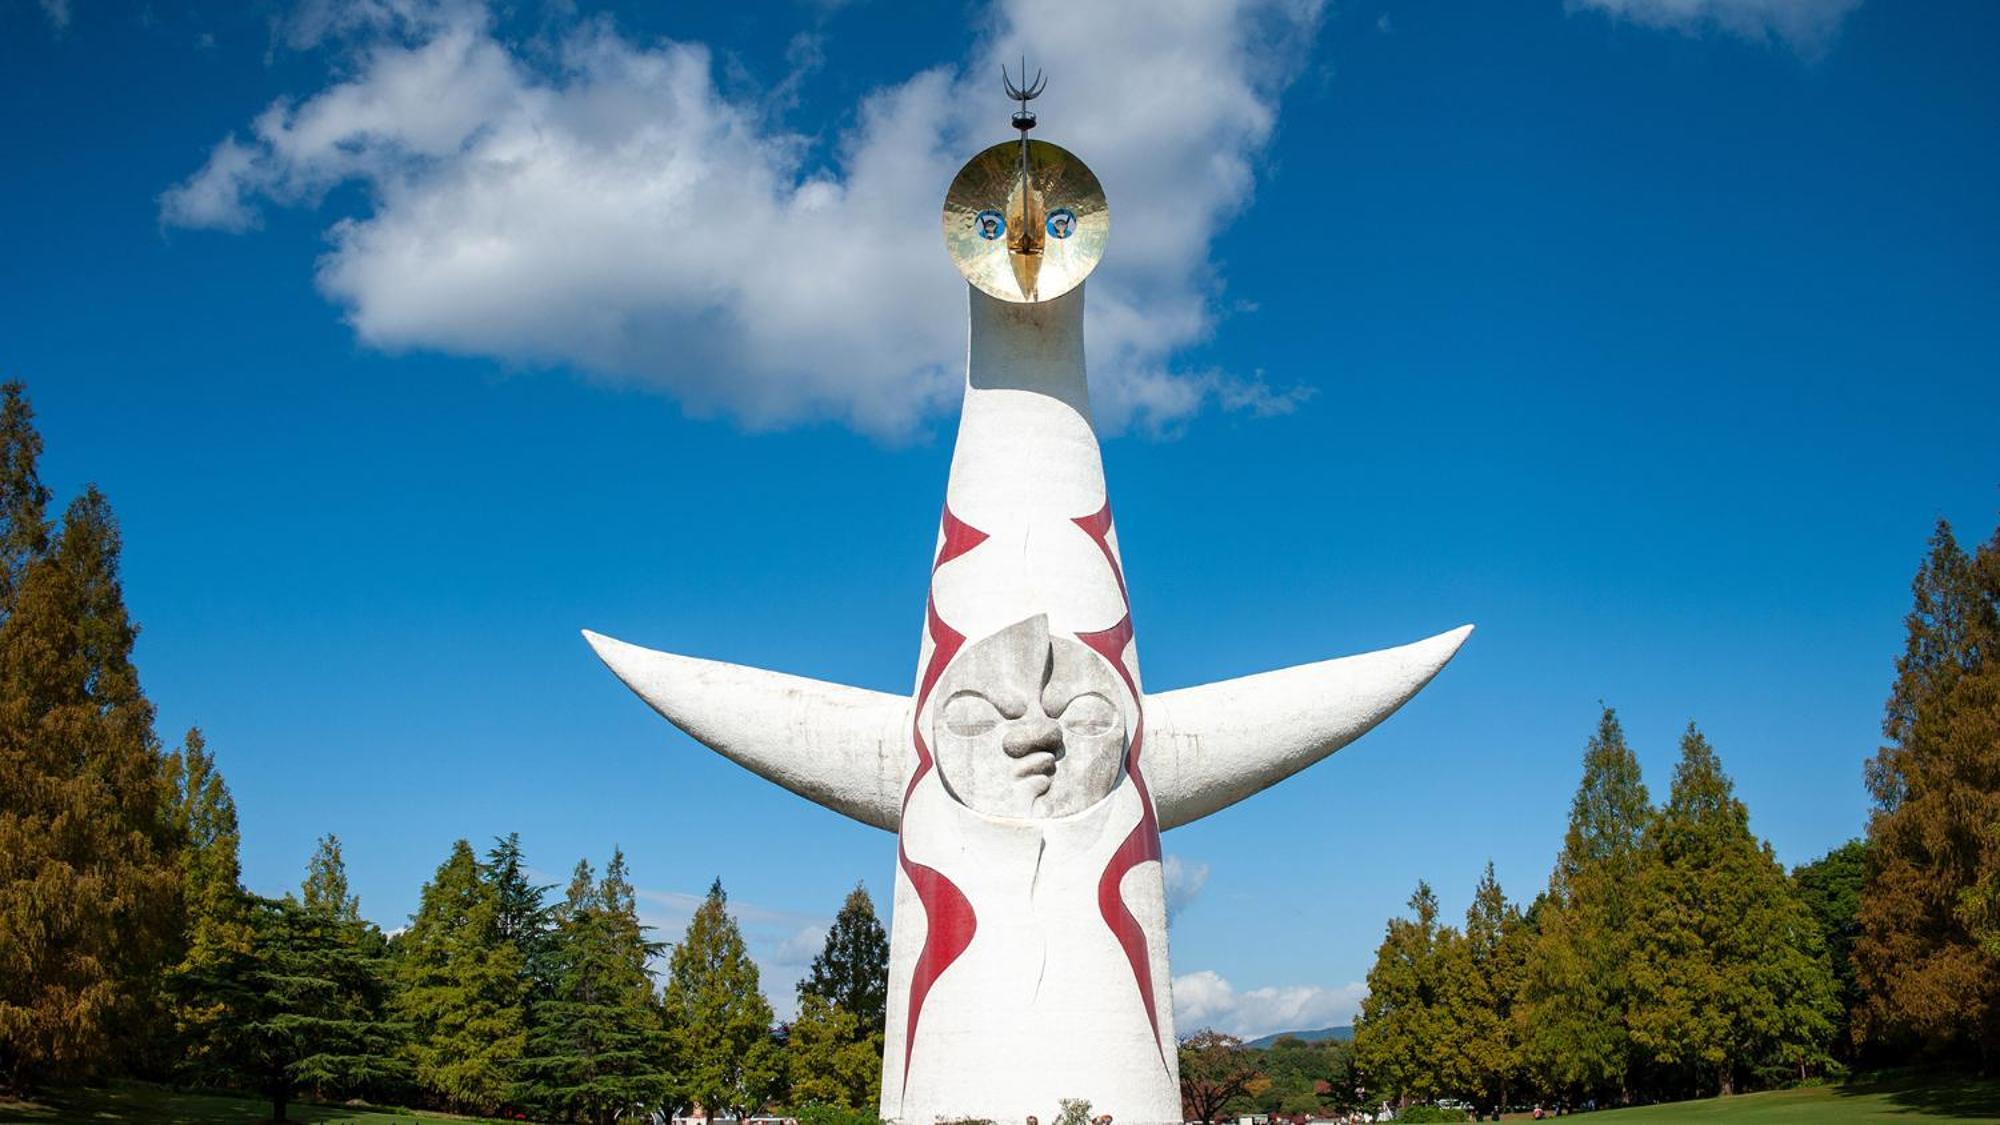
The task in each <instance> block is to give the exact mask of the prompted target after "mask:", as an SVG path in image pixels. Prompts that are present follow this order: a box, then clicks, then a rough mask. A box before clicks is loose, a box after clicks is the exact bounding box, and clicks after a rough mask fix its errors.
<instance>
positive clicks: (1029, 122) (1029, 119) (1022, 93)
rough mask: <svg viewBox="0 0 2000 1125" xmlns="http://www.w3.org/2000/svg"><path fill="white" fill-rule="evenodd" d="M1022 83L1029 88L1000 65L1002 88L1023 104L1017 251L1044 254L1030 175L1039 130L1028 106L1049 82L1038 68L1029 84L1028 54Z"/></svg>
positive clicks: (1017, 116)
mask: <svg viewBox="0 0 2000 1125" xmlns="http://www.w3.org/2000/svg"><path fill="white" fill-rule="evenodd" d="M1021 81H1022V82H1023V83H1025V85H1020V86H1016V85H1015V84H1014V79H1013V77H1012V76H1011V75H1009V74H1008V73H1007V64H1006V63H1001V64H1000V82H1001V85H1002V86H1004V87H1005V89H1006V91H1007V96H1008V97H1010V98H1012V99H1014V100H1015V101H1017V102H1020V103H1021V108H1020V109H1017V110H1015V111H1014V128H1016V129H1019V130H1020V131H1021V173H1020V174H1021V233H1020V237H1019V239H1018V240H1017V241H1016V245H1015V249H1016V250H1018V251H1020V252H1021V253H1023V254H1039V253H1041V252H1042V239H1041V232H1040V231H1038V230H1036V229H1034V227H1035V224H1036V222H1037V221H1038V220H1037V219H1036V218H1034V217H1032V216H1031V212H1032V211H1033V210H1034V205H1033V203H1032V201H1031V200H1030V196H1031V194H1032V193H1033V191H1034V187H1033V183H1032V182H1031V181H1030V179H1029V176H1028V130H1030V129H1032V128H1034V127H1035V115H1034V112H1033V111H1032V110H1030V109H1029V108H1028V103H1029V102H1031V101H1034V100H1035V99H1036V98H1038V97H1041V96H1042V91H1043V90H1046V89H1048V86H1049V80H1048V79H1047V78H1046V77H1044V76H1043V75H1042V68H1041V67H1036V68H1035V80H1034V81H1033V82H1029V81H1028V59H1027V57H1026V56H1025V55H1024V56H1022V58H1021Z"/></svg>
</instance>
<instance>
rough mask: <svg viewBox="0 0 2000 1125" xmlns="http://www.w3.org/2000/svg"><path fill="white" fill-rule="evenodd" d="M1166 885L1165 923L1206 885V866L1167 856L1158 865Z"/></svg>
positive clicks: (1185, 906)
mask: <svg viewBox="0 0 2000 1125" xmlns="http://www.w3.org/2000/svg"><path fill="white" fill-rule="evenodd" d="M1160 867H1161V874H1162V876H1163V877H1164V878H1165V880H1166V884H1167V921H1169V922H1171V921H1173V920H1174V918H1175V917H1176V916H1178V915H1179V914H1180V912H1181V911H1182V910H1185V909H1186V908H1187V905H1188V903H1191V902H1193V901H1194V900H1195V898H1196V896H1198V895H1200V894H1201V889H1202V888H1203V887H1205V886H1207V885H1208V864H1206V863H1192V862H1189V861H1187V860H1184V859H1182V858H1181V857H1179V856H1177V855H1169V856H1167V857H1166V858H1165V859H1164V860H1162V861H1161V863H1160Z"/></svg>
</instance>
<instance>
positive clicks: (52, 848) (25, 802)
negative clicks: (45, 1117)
mask: <svg viewBox="0 0 2000 1125" xmlns="http://www.w3.org/2000/svg"><path fill="white" fill-rule="evenodd" d="M13 440H15V441H16V442H17V443H18V442H19V441H20V439H19V438H18V437H16V438H15V439H13ZM17 491H18V489H17ZM29 506H30V507H31V506H32V505H29ZM13 526H15V525H10V527H13ZM10 534H11V531H10ZM118 556H119V537H118V528H117V524H116V522H115V521H114V520H113V518H112V515H111V508H110V505H109V504H108V503H106V501H105V499H104V496H103V495H102V494H101V493H99V492H98V491H97V490H96V489H95V488H89V489H86V490H85V492H84V494H83V495H82V496H81V497H79V498H78V499H77V500H76V501H75V502H73V503H72V504H71V505H70V506H69V509H68V511H67V512H65V513H64V517H63V524H62V529H61V532H60V534H59V535H58V537H57V538H56V541H55V543H54V545H53V546H52V548H51V549H50V550H49V551H48V553H46V554H44V555H42V556H41V557H39V558H33V559H31V561H29V562H27V564H26V566H25V567H24V568H23V569H22V570H21V573H20V580H19V586H18V588H17V589H15V590H14V591H13V602H12V606H11V610H10V612H9V614H8V616H7V619H6V622H5V624H4V625H0V1075H4V1076H5V1078H6V1079H7V1080H8V1081H11V1082H14V1083H17V1084H18V1083H22V1082H25V1081H29V1080H33V1079H35V1078H37V1077H49V1076H58V1075H62V1074H65V1073H72V1074H73V1073H82V1072H87V1071H90V1070H92V1069H94V1068H96V1067H99V1066H101V1065H103V1064H104V1063H106V1062H108V1061H110V1060H112V1059H113V1057H114V1056H115V1055H116V1054H117V1053H118V1048H119V1046H120V1042H119V1039H120V1032H121V1031H122V1030H131V1031H134V1032H135V1033H136V1032H137V1029H140V1028H141V1027H143V1026H145V1025H146V1023H147V1022H148V1021H147V1020H146V1019H144V1018H142V1017H143V1016H144V1015H145V1013H143V1012H142V1011H141V1008H142V1007H143V1006H146V1005H148V1004H150V1002H151V998H152V996H153V994H154V989H155V984H156V981H157V974H158V972H159V971H160V969H161V967H162V965H163V963H164V962H165V960H166V958H167V957H168V956H169V954H170V951H171V949H172V946H173V943H174V939H175V936H176V934H177V932H178V929H179V925H178V905H179V890H180V883H181V873H180V869H179V863H178V860H177V857H176V855H175V839H174V830H173V823H172V818H171V815H170V810H169V802H168V789H167V778H166V772H165V768H164V765H165V763H164V761H163V759H162V758H161V755H160V753H159V748H158V745H157V742H156V740H155V739H154V737H153V729H152V722H153V709H152V705H151V704H150V703H148V702H147V700H146V697H145V695H144V694H143V693H142V692H141V691H140V689H139V677H138V672H137V671H136V670H135V669H134V668H133V666H132V661H131V655H132V644H133V640H134V638H135V637H136V636H137V633H138V629H137V627H136V626H134V625H133V624H132V622H131V620H130V619H129V618H128V617H127V615H126V611H125V604H124V597H123V594H122V592H121V590H120V588H119V580H118Z"/></svg>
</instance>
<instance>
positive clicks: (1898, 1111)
mask: <svg viewBox="0 0 2000 1125" xmlns="http://www.w3.org/2000/svg"><path fill="white" fill-rule="evenodd" d="M1562 1120H1568V1119H1567V1118H1564V1119H1562ZM1575 1120H1576V1121H1577V1122H1578V1123H1579V1125H1582V1123H1584V1122H1589V1123H1590V1125H1678V1123H1679V1122H1683V1121H1686V1122H1699V1123H1704V1125H1705V1123H1708V1122H1715V1123H1717V1125H1793V1123H1798V1125H1805V1123H1807V1122H1811V1123H1813V1125H1818V1123H1820V1122H1827V1123H1828V1125H1843V1123H1845V1122H1850V1121H1901V1122H1904V1123H1905V1125H1928V1123H1930V1122H1946V1121H2000V1079H1985V1080H1978V1079H1966V1078H1955V1077H1951V1076H1948V1075H1942V1076H1941V1075H1929V1074H1926V1075H1915V1074H1885V1075H1880V1076H1872V1075H1871V1076H1864V1077H1862V1078H1859V1079H1857V1080H1855V1081H1853V1082H1849V1083H1846V1084H1843V1085H1839V1086H1808V1087H1806V1088H1804V1089H1799V1090H1774V1091H1772V1092H1770V1093H1767V1094H1740V1095H1738V1096H1736V1097H1733V1098H1705V1099H1703V1100H1701V1101H1693V1102H1674V1103H1671V1104H1669V1105H1648V1106H1639V1107H1637V1108H1634V1109H1616V1110H1608V1111H1606V1112H1603V1113H1592V1114H1585V1115H1583V1116H1580V1117H1577V1118H1576V1119H1575Z"/></svg>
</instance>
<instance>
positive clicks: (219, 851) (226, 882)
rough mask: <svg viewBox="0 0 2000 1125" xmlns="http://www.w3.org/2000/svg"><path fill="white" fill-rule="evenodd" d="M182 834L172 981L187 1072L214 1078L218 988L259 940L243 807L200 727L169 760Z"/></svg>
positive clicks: (224, 1014) (220, 1008)
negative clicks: (244, 848) (242, 853)
mask: <svg viewBox="0 0 2000 1125" xmlns="http://www.w3.org/2000/svg"><path fill="white" fill-rule="evenodd" d="M167 766H168V775H169V777H170V778H171V780H172V785H173V800H174V805H173V813H174V824H175V830H176V832H177V834H178V835H179V837H180V839H181V853H180V855H181V901H182V903H183V904H184V905H185V915H184V918H185V921H184V922H183V930H182V935H181V942H180V952H181V955H180V959H179V961H178V962H177V963H176V964H175V965H174V966H173V967H172V968H170V969H169V970H168V972H167V977H166V987H167V993H168V996H169V997H170V1001H169V1007H170V1010H171V1013H172V1016H173V1021H174V1031H175V1036H176V1038H177V1040H178V1041H179V1043H180V1047H181V1058H180V1060H179V1066H180V1069H182V1070H183V1071H184V1072H186V1073H188V1074H190V1075H192V1076H194V1077H197V1078H203V1077H207V1076H208V1074H209V1072H210V1071H211V1070H213V1069H214V1068H215V1066H216V1063H215V1060H214V1058H213V1056H214V1055H215V1054H216V1053H217V1052H219V1051H221V1050H224V1049H226V1047H225V1044H224V1039H225V1034H226V1028H225V1027H224V1026H223V1024H224V1021H226V1020H228V1019H230V1018H231V1013H230V1010H229V1006H228V1004H227V1002H226V998H225V997H224V996H222V995H220V994H218V993H217V992H216V991H215V990H214V989H213V988H212V987H211V985H212V984H213V982H214V981H215V979H216V978H217V976H218V974H223V973H226V972H227V971H228V970H227V966H228V964H229V963H230V962H231V961H233V960H234V959H237V958H241V957H244V956H247V955H248V954H250V952H251V950H252V946H253V944H254V942H255V938H256V928H255V925H254V924H253V922H254V920H253V918H252V913H251V902H250V900H249V899H248V898H247V896H245V895H244V893H243V887H242V875H241V867H240V861H239V858H238V852H239V847H240V836H239V834H238V831H237V826H236V802H235V800H234V799H233V798H232V797H230V795H229V787H228V786H227V785H226V784H224V783H223V780H222V774H221V772H220V771H218V770H217V769H216V768H215V758H214V756H213V755H211V754H210V753H209V752H208V745H207V742H206V741H205V740H204V739H203V738H202V735H201V731H200V730H198V729H195V730H189V731H188V732H187V736H186V738H185V739H184V740H183V741H182V743H181V748H180V750H178V751H177V752H175V753H174V754H173V755H172V756H171V757H170V758H169V759H168V762H167Z"/></svg>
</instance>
